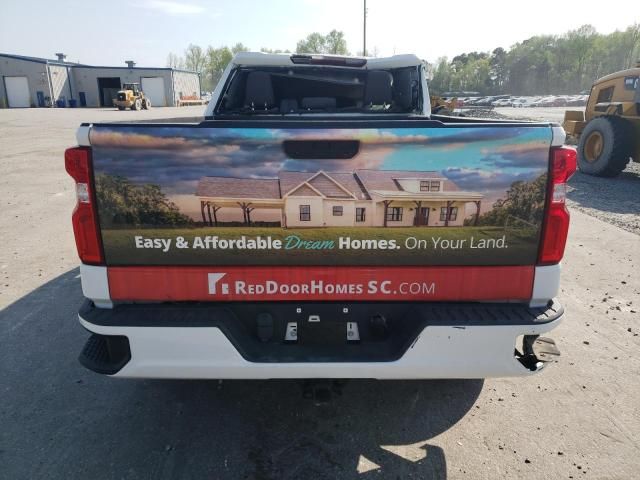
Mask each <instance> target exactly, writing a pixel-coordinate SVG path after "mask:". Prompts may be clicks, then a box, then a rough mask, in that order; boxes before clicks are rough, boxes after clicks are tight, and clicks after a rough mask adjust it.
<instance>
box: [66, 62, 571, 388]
mask: <svg viewBox="0 0 640 480" xmlns="http://www.w3.org/2000/svg"><path fill="white" fill-rule="evenodd" d="M429 105H430V102H429V93H428V86H427V80H426V77H425V70H424V66H423V64H422V62H421V61H420V60H419V59H418V58H417V57H415V56H413V55H398V56H393V57H389V58H375V59H373V58H356V57H339V56H326V55H288V54H287V55H272V54H263V53H240V54H238V55H236V56H235V58H234V59H233V61H232V62H231V64H230V65H229V66H228V68H227V69H226V71H225V74H224V76H223V78H222V80H221V81H220V83H219V85H218V86H217V88H216V90H215V92H214V95H213V98H212V100H211V102H210V103H209V105H208V108H207V111H206V115H205V118H204V119H198V120H193V119H191V120H190V119H175V120H171V121H168V122H167V121H162V122H150V123H146V122H138V123H136V122H125V123H96V124H83V125H82V126H81V127H80V129H79V130H78V133H77V140H78V146H76V147H74V148H70V149H68V150H67V151H66V154H65V162H66V169H67V171H68V172H69V174H70V175H71V176H72V177H73V179H74V180H75V182H76V187H77V196H78V203H77V208H76V210H75V211H74V213H73V227H74V233H75V238H76V243H77V248H78V253H79V256H80V260H81V262H82V265H81V274H82V288H83V292H84V295H85V297H86V298H87V300H86V302H85V303H84V305H83V306H82V307H81V309H80V312H79V317H80V323H81V324H82V326H83V327H84V328H85V329H87V330H88V331H89V332H90V333H91V335H90V337H89V339H88V341H87V344H86V346H85V347H84V349H83V350H82V353H81V355H80V361H81V362H82V364H83V365H85V366H86V367H88V368H90V369H92V370H94V371H96V372H100V373H104V374H108V375H113V376H116V377H163V378H214V379H226V378H246V379H262V378H306V379H310V378H356V377H360V378H378V379H398V378H403V379H422V378H456V377H457V378H483V377H490V376H517V375H529V374H532V373H533V372H537V371H539V370H540V369H541V368H542V367H543V365H544V364H545V363H546V362H548V361H549V360H550V359H552V358H555V357H556V355H557V354H558V351H557V349H556V348H555V345H554V343H553V341H551V340H549V339H546V338H544V337H541V335H543V334H545V333H547V332H549V331H550V330H552V329H553V328H554V327H556V326H557V325H558V323H559V322H560V321H561V319H562V317H563V313H564V312H563V308H562V307H561V305H560V304H559V302H558V301H557V300H556V299H555V297H556V295H557V292H558V284H559V276H560V261H561V259H562V256H563V253H564V247H565V243H566V238H567V231H568V226H569V215H568V212H567V210H566V208H565V188H566V182H567V180H568V179H569V177H570V176H571V175H572V174H573V172H574V170H575V163H576V159H575V151H574V150H572V149H569V148H566V147H564V146H563V143H564V138H565V135H564V132H563V130H562V128H561V127H560V126H558V125H556V124H552V123H527V122H516V121H508V122H507V121H488V120H479V119H470V118H462V117H444V116H437V115H431V112H430V110H429Z"/></svg>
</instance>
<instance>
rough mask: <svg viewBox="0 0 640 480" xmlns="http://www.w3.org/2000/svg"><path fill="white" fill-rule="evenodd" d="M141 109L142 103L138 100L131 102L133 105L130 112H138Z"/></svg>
mask: <svg viewBox="0 0 640 480" xmlns="http://www.w3.org/2000/svg"><path fill="white" fill-rule="evenodd" d="M141 108H142V101H140V99H139V98H137V99H136V101H135V102H133V105H131V110H140V109H141Z"/></svg>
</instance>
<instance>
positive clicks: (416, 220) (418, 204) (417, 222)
mask: <svg viewBox="0 0 640 480" xmlns="http://www.w3.org/2000/svg"><path fill="white" fill-rule="evenodd" d="M413 203H415V204H416V215H415V217H414V218H413V225H414V226H415V227H417V226H418V225H420V208H422V202H421V201H415V202H413Z"/></svg>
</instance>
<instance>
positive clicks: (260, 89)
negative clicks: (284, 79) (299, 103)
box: [244, 72, 276, 110]
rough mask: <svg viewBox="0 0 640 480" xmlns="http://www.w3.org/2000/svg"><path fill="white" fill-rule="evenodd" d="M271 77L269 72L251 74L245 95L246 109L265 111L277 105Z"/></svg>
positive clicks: (248, 77) (248, 76)
mask: <svg viewBox="0 0 640 480" xmlns="http://www.w3.org/2000/svg"><path fill="white" fill-rule="evenodd" d="M275 102H276V100H275V97H274V95H273V85H272V84H271V75H270V74H269V73H267V72H249V75H247V86H246V88H245V93H244V105H245V107H252V108H254V109H255V110H265V109H269V108H271V107H273V106H274V105H275Z"/></svg>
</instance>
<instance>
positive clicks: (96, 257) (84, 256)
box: [64, 147, 103, 265]
mask: <svg viewBox="0 0 640 480" xmlns="http://www.w3.org/2000/svg"><path fill="white" fill-rule="evenodd" d="M64 166H65V169H66V170H67V173H68V174H69V175H71V177H73V179H74V180H75V181H76V198H77V201H78V202H77V204H76V208H75V210H74V211H73V215H72V216H71V219H72V222H73V234H74V235H75V238H76V247H77V249H78V256H79V257H80V260H81V261H82V263H88V264H94V265H95V264H101V263H103V257H102V245H101V244H100V234H99V232H98V221H97V215H96V211H95V196H94V195H93V192H92V191H91V188H92V183H91V180H92V172H91V149H90V148H89V147H74V148H69V149H67V150H66V151H65V152H64Z"/></svg>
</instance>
